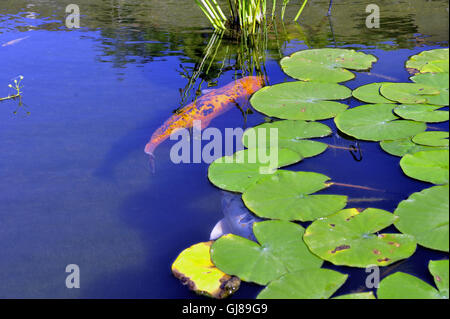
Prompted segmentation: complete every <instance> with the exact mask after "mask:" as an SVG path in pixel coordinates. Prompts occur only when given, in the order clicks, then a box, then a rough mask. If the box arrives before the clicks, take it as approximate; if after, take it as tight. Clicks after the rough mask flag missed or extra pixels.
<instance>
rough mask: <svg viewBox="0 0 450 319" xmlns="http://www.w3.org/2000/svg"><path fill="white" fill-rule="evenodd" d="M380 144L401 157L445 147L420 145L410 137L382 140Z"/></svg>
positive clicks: (392, 153) (384, 149)
mask: <svg viewBox="0 0 450 319" xmlns="http://www.w3.org/2000/svg"><path fill="white" fill-rule="evenodd" d="M419 134H420V133H419ZM380 146H381V148H382V149H383V151H385V152H387V153H389V154H391V155H394V156H399V157H402V156H405V155H406V154H414V153H417V152H420V151H435V150H440V149H444V148H441V147H432V146H424V145H418V144H416V143H414V142H413V141H412V139H411V138H410V137H407V138H402V139H399V140H393V141H381V142H380Z"/></svg>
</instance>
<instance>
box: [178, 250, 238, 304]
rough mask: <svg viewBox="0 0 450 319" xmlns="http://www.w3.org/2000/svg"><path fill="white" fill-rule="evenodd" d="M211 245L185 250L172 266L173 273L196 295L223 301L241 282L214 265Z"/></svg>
mask: <svg viewBox="0 0 450 319" xmlns="http://www.w3.org/2000/svg"><path fill="white" fill-rule="evenodd" d="M211 244H212V242H211V241H210V242H204V243H198V244H195V245H193V246H191V247H189V248H187V249H185V250H183V252H181V254H180V255H179V256H178V257H177V259H176V260H175V262H174V263H173V264H172V273H173V274H174V276H175V277H177V278H178V279H180V280H181V282H182V283H183V284H184V285H187V286H188V287H189V289H191V290H193V291H195V292H196V293H198V294H200V295H206V296H209V297H212V298H218V299H222V298H225V297H228V296H229V295H230V294H232V293H234V292H235V291H236V290H238V289H239V285H240V283H241V281H240V280H239V278H237V277H234V276H233V277H232V276H230V275H227V274H225V273H224V272H222V271H220V270H219V269H217V268H216V267H215V266H214V265H213V263H212V262H211V258H210V248H211Z"/></svg>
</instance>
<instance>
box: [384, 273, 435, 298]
mask: <svg viewBox="0 0 450 319" xmlns="http://www.w3.org/2000/svg"><path fill="white" fill-rule="evenodd" d="M377 296H378V299H441V297H440V296H439V291H437V290H436V289H435V288H433V287H432V286H430V285H429V284H427V283H426V282H424V281H422V280H420V279H419V278H417V277H415V276H412V275H410V274H406V273H403V272H396V273H395V274H393V275H390V276H387V277H386V278H384V279H383V280H381V282H380V285H379V288H378V290H377Z"/></svg>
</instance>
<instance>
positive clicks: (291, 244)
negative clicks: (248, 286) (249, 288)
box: [211, 220, 322, 285]
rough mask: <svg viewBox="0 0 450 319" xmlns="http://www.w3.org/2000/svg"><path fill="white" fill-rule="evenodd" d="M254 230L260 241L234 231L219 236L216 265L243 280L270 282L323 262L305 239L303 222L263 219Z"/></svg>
mask: <svg viewBox="0 0 450 319" xmlns="http://www.w3.org/2000/svg"><path fill="white" fill-rule="evenodd" d="M253 232H254V234H255V237H256V239H257V240H258V242H259V243H260V244H258V243H255V242H254V241H251V240H248V239H246V238H243V237H239V236H236V235H232V234H229V235H225V236H222V237H220V238H219V239H218V240H216V242H215V243H214V244H213V246H212V247H211V257H212V260H213V262H214V264H215V265H216V267H217V268H219V269H220V270H222V271H224V272H226V273H228V274H231V275H235V276H238V277H239V278H240V279H241V280H243V281H248V282H254V283H257V284H260V285H266V284H267V283H269V282H270V281H272V280H275V279H277V278H280V277H281V276H282V275H284V274H286V273H288V272H293V271H297V270H302V269H314V268H320V266H321V265H322V260H321V259H320V258H318V257H317V256H315V255H313V254H312V253H311V252H310V251H309V250H308V248H307V247H306V245H305V243H304V242H303V240H302V236H303V233H304V229H303V227H301V226H300V225H297V224H294V223H290V222H285V221H276V220H270V221H263V222H259V223H255V224H254V225H253Z"/></svg>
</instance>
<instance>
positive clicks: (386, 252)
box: [303, 208, 416, 267]
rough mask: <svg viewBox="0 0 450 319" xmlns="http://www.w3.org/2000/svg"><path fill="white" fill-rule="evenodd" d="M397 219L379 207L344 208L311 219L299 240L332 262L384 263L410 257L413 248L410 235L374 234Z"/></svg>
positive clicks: (414, 244) (356, 265) (342, 263)
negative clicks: (360, 209)
mask: <svg viewBox="0 0 450 319" xmlns="http://www.w3.org/2000/svg"><path fill="white" fill-rule="evenodd" d="M397 219H398V217H397V216H395V215H393V214H391V213H389V212H387V211H385V210H381V209H375V208H367V209H366V210H364V211H362V212H359V211H358V210H357V209H355V208H351V209H344V210H341V211H340V212H338V213H336V214H333V215H331V216H328V217H324V218H321V219H318V220H315V221H314V222H313V223H312V224H311V225H310V226H309V227H308V228H307V229H306V231H305V235H304V236H303V240H304V241H305V243H306V244H307V245H308V247H309V249H310V250H311V251H312V252H313V253H314V254H316V255H317V256H319V257H321V258H322V259H324V260H327V261H329V262H331V263H333V264H335V265H346V266H352V267H367V266H369V265H378V266H387V265H389V264H392V263H393V262H396V261H398V260H401V259H404V258H408V257H410V256H411V255H412V254H413V253H414V251H415V249H416V242H415V240H414V237H413V236H411V235H404V234H379V235H375V234H374V233H375V232H378V231H380V230H382V229H384V228H386V227H388V226H390V225H391V224H392V223H393V222H394V221H396V220H397Z"/></svg>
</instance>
